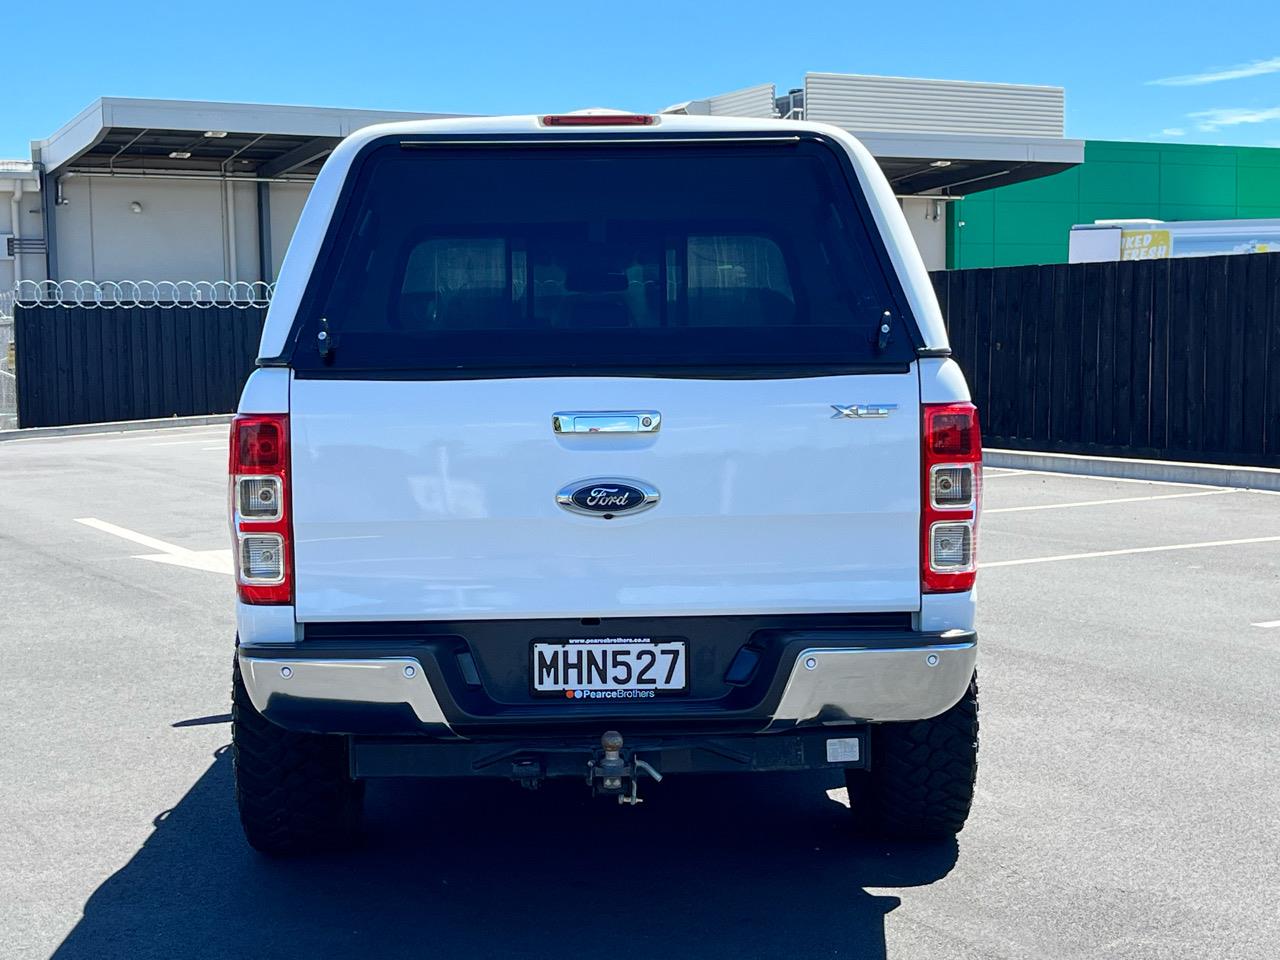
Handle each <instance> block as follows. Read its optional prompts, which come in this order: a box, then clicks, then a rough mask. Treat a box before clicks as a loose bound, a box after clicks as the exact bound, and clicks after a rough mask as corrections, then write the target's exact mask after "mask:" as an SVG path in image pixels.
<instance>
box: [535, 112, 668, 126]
mask: <svg viewBox="0 0 1280 960" xmlns="http://www.w3.org/2000/svg"><path fill="white" fill-rule="evenodd" d="M655 123H657V118H655V117H653V116H651V115H650V114H647V113H561V114H553V115H551V116H546V117H543V118H542V125H543V126H544V127H648V126H652V125H653V124H655Z"/></svg>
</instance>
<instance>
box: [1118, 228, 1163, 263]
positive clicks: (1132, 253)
mask: <svg viewBox="0 0 1280 960" xmlns="http://www.w3.org/2000/svg"><path fill="white" fill-rule="evenodd" d="M1171 256H1173V240H1172V238H1171V237H1170V236H1169V231H1168V230H1121V231H1120V259H1121V260H1163V259H1165V258H1166V257H1171Z"/></svg>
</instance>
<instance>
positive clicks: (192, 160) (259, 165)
mask: <svg viewBox="0 0 1280 960" xmlns="http://www.w3.org/2000/svg"><path fill="white" fill-rule="evenodd" d="M446 116H453V115H452V114H443V113H407V112H399V111H391V110H346V109H342V108H337V107H289V106H273V105H267V104H253V103H206V102H202V101H192V100H136V99H130V98H120V97H103V98H101V99H99V100H96V101H94V102H93V103H92V104H91V105H90V106H89V107H88V108H86V109H85V110H84V111H82V112H81V113H80V114H79V116H77V117H75V119H73V120H72V121H71V122H69V123H68V124H66V125H65V126H64V127H62V129H60V130H58V131H57V132H56V133H54V134H53V135H52V136H50V137H49V138H48V139H46V140H38V141H34V142H33V143H32V145H31V147H32V155H33V158H34V159H36V160H38V161H39V162H40V163H41V164H42V165H43V168H44V171H45V173H46V174H51V173H56V172H58V171H61V170H77V171H103V172H112V173H128V172H135V173H147V172H161V171H163V172H165V173H171V174H172V173H179V174H193V175H201V174H205V175H207V174H213V175H220V176H243V177H253V178H268V179H277V178H296V179H300V180H308V179H311V178H313V177H314V176H315V174H316V172H317V171H318V170H319V169H320V166H321V164H323V163H324V159H325V157H327V156H328V155H329V152H330V151H331V150H332V149H333V148H334V147H335V146H337V144H338V143H339V142H340V141H341V140H342V139H343V138H344V137H346V136H347V135H348V134H350V133H352V132H353V131H355V130H358V129H360V128H361V127H367V126H369V125H370V124H374V123H387V122H390V121H396V120H422V119H429V118H433V117H446Z"/></svg>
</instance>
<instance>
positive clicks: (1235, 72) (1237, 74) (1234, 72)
mask: <svg viewBox="0 0 1280 960" xmlns="http://www.w3.org/2000/svg"><path fill="white" fill-rule="evenodd" d="M1268 73H1280V57H1272V58H1271V59H1269V60H1254V61H1252V62H1250V63H1237V64H1236V65H1235V66H1233V67H1221V68H1219V69H1217V70H1206V71H1205V72H1204V73H1186V74H1182V75H1181V76H1177V77H1161V78H1160V79H1159V80H1148V81H1147V83H1148V84H1150V85H1154V86H1157V87H1199V86H1202V85H1203V84H1206V83H1221V82H1222V81H1223V80H1242V79H1244V78H1245V77H1261V76H1265V75H1266V74H1268Z"/></svg>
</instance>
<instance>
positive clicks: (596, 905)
mask: <svg viewBox="0 0 1280 960" xmlns="http://www.w3.org/2000/svg"><path fill="white" fill-rule="evenodd" d="M835 785H836V782H835V781H833V780H832V779H831V778H830V777H828V776H811V775H794V774H793V775H779V776H756V777H732V778H728V777H726V778H715V779H711V778H696V777H688V778H684V779H679V778H669V779H668V780H667V781H665V782H664V783H662V784H660V785H657V784H646V787H647V788H648V789H647V794H648V797H649V802H648V803H645V804H643V805H642V806H640V807H638V808H635V809H628V808H620V807H618V806H616V805H611V804H610V803H608V802H605V801H603V800H592V798H590V797H589V796H588V794H587V790H586V787H585V786H583V785H580V784H577V783H565V782H559V783H555V784H552V785H549V786H547V787H544V788H543V789H542V790H540V791H538V792H536V793H529V792H526V791H523V790H521V789H520V788H518V787H516V786H513V785H509V784H506V783H501V782H493V783H489V782H482V783H464V782H460V781H438V782H425V781H408V782H399V783H373V784H371V785H370V789H369V794H368V803H367V814H366V824H367V829H366V838H365V842H364V843H363V845H362V846H361V847H359V848H358V849H357V850H354V851H351V852H348V853H343V854H334V855H330V856H325V857H314V858H308V859H301V860H291V861H290V860H286V861H277V860H268V859H265V858H263V857H260V856H258V855H257V854H255V853H254V852H253V851H252V850H250V849H249V848H248V847H247V846H246V845H245V843H244V841H243V840H242V838H241V836H240V831H239V824H238V823H237V822H236V817H235V809H234V806H233V803H232V784H231V759H230V754H229V752H228V751H226V750H223V751H220V752H219V753H218V755H217V756H216V758H215V760H214V763H213V764H212V766H210V768H209V769H208V771H206V773H205V774H204V775H203V776H202V777H201V778H200V779H199V780H198V781H197V782H196V784H195V785H194V786H193V787H192V788H191V790H190V791H189V792H188V793H187V794H186V796H185V797H183V799H182V801H181V802H180V803H179V804H178V805H177V806H176V807H174V808H173V809H172V810H169V811H166V812H165V813H164V814H161V815H160V816H159V817H157V818H156V827H155V831H154V833H153V834H152V835H151V837H150V838H149V839H148V840H147V842H146V843H145V844H144V845H143V847H142V848H141V849H140V850H139V851H138V852H137V853H136V854H135V855H134V857H133V858H132V859H131V860H130V861H129V862H128V863H127V864H125V865H124V866H123V867H121V868H120V870H118V871H117V872H116V873H115V874H114V875H113V876H111V877H110V878H108V879H107V880H106V881H105V882H104V883H103V884H102V885H101V886H100V887H99V888H98V889H97V890H96V891H95V892H94V893H93V895H92V896H91V897H90V898H89V901H88V903H87V904H86V905H85V910H84V916H83V918H82V919H81V920H80V922H79V923H78V924H77V925H76V926H75V928H74V929H72V930H71V932H70V933H69V934H68V935H67V937H66V939H65V940H64V941H63V943H62V944H61V946H60V947H59V948H58V950H57V951H56V952H55V953H54V957H55V958H56V960H80V958H93V960H106V958H111V957H129V958H131V960H141V958H146V957H163V958H166V960H195V958H239V957H245V958H257V957H268V956H269V957H272V958H290V957H307V958H309V960H314V958H317V957H324V958H329V957H348V956H350V957H356V956H360V957H365V956H369V957H372V956H377V957H391V958H395V957H423V956H435V957H467V958H473V957H556V958H557V960H561V958H563V957H564V956H565V954H567V953H573V954H584V953H585V954H593V955H602V956H611V955H626V956H697V957H699V958H714V957H733V958H742V957H816V956H830V957H855V958H883V957H884V956H885V934H884V918H885V915H886V914H887V913H888V912H889V911H891V910H893V909H894V908H895V907H896V906H897V905H898V904H899V902H900V901H899V899H898V898H897V897H892V896H874V895H872V894H870V893H867V892H866V890H865V889H864V888H865V887H913V886H921V885H925V884H929V883H932V882H934V881H936V880H938V879H940V878H942V877H944V876H946V874H947V873H948V872H949V871H950V870H951V868H952V867H953V866H954V864H955V862H956V856H957V853H956V849H957V848H956V845H955V843H954V842H952V843H946V844H940V845H936V846H922V847H905V846H901V845H896V844H890V843H887V842H885V843H881V842H878V841H869V840H860V839H856V838H855V837H854V836H853V834H852V832H851V831H850V829H849V812H848V811H847V810H846V809H844V808H843V807H842V806H841V805H840V804H839V803H838V802H836V801H835V800H832V799H831V798H829V797H828V796H827V795H826V792H825V791H826V790H828V789H830V788H832V787H834V786H835Z"/></svg>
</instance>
